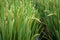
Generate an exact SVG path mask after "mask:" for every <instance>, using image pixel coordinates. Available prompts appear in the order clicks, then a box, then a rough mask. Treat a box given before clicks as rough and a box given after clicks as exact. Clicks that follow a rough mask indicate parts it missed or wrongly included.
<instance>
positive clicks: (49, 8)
mask: <svg viewBox="0 0 60 40" xmlns="http://www.w3.org/2000/svg"><path fill="white" fill-rule="evenodd" d="M59 2H60V0H37V2H36V6H35V8H36V9H38V12H39V14H40V18H41V22H43V23H44V24H45V25H46V27H47V28H48V30H49V33H48V34H49V35H50V38H51V40H60V22H59V20H60V3H59ZM40 33H41V32H40ZM45 33H46V32H45ZM48 40H49V39H48Z"/></svg>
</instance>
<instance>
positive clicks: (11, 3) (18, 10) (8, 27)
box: [0, 0, 39, 40]
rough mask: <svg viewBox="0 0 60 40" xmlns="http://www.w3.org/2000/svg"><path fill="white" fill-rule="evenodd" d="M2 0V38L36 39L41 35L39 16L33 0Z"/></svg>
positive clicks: (0, 5) (0, 15)
mask: <svg viewBox="0 0 60 40" xmlns="http://www.w3.org/2000/svg"><path fill="white" fill-rule="evenodd" d="M0 2H1V4H0V9H1V11H0V40H35V37H36V36H39V34H38V25H39V21H38V20H39V19H38V17H39V16H38V14H37V13H38V12H37V11H36V10H35V9H34V5H33V1H32V0H1V1H0ZM37 19H38V20H37Z"/></svg>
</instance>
